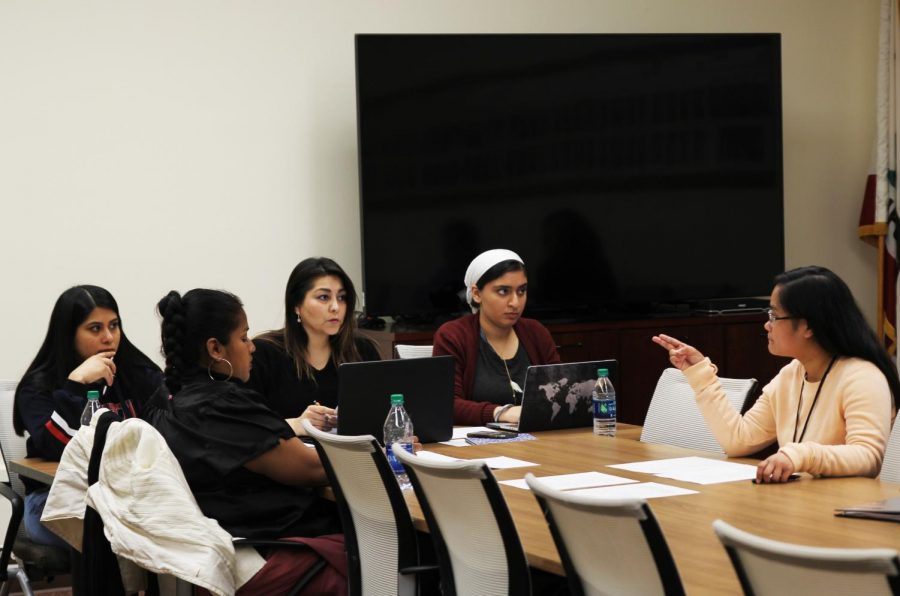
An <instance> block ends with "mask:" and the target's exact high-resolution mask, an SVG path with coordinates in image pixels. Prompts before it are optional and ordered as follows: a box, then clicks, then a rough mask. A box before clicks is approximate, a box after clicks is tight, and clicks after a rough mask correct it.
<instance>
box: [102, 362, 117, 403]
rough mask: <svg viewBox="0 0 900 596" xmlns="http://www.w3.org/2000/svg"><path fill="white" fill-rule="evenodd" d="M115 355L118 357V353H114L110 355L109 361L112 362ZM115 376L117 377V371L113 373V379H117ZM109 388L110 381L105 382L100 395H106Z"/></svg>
mask: <svg viewBox="0 0 900 596" xmlns="http://www.w3.org/2000/svg"><path fill="white" fill-rule="evenodd" d="M115 357H116V355H115V354H113V355H112V356H110V357H109V361H110V362H112V360H113V358H115ZM115 378H116V375H115V373H113V379H115ZM107 389H109V383H103V390H102V391H101V392H100V397H103V396H104V395H106V390H107Z"/></svg>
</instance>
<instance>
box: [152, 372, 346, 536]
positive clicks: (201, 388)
mask: <svg viewBox="0 0 900 596" xmlns="http://www.w3.org/2000/svg"><path fill="white" fill-rule="evenodd" d="M153 418H154V419H153V421H152V422H153V425H154V426H155V427H156V428H157V430H159V432H160V433H161V434H162V435H163V437H165V439H166V442H167V443H168V444H169V448H170V449H171V450H172V453H174V454H175V457H176V458H177V459H178V463H180V464H181V469H182V471H183V472H184V476H185V478H186V479H187V481H188V484H189V485H190V487H191V491H193V493H194V497H195V498H196V499H197V504H198V505H199V506H200V509H201V511H203V514H204V515H206V516H207V517H210V518H212V519H214V520H216V521H217V522H219V525H221V526H222V527H223V528H224V529H225V530H226V531H227V532H228V533H230V534H231V535H232V536H235V537H242V538H283V537H291V536H306V537H310V536H320V535H322V534H332V533H335V532H340V524H339V522H338V518H337V513H336V510H335V508H334V505H333V503H330V502H328V501H324V500H323V499H321V498H320V497H319V496H318V495H317V491H316V489H314V488H306V487H298V486H287V485H285V484H281V483H279V482H276V481H275V480H272V479H271V478H269V477H267V476H263V475H261V474H256V473H255V472H251V471H250V470H248V469H247V468H245V467H244V464H246V463H247V462H249V461H251V460H253V459H256V458H257V457H259V456H260V455H262V454H264V453H266V452H267V451H269V450H271V449H273V448H274V447H276V446H277V445H278V444H279V443H280V439H290V438H293V437H294V433H293V431H292V430H291V428H290V426H288V425H287V423H286V422H285V421H284V420H283V419H282V418H281V416H279V415H278V414H276V413H274V412H273V411H271V410H270V409H268V408H266V407H265V406H262V405H261V404H259V402H258V401H257V398H256V396H254V395H253V392H252V391H250V390H248V389H247V388H245V387H243V386H240V385H238V384H236V383H231V382H228V381H211V380H210V379H209V377H207V376H206V371H205V370H204V371H203V372H202V373H200V374H197V375H196V376H194V377H193V378H191V379H188V380H186V382H185V384H184V386H183V387H182V389H181V391H179V392H178V393H177V394H176V395H175V396H174V397H173V398H172V399H171V400H170V401H169V407H168V408H166V409H161V410H157V411H156V412H154V415H153Z"/></svg>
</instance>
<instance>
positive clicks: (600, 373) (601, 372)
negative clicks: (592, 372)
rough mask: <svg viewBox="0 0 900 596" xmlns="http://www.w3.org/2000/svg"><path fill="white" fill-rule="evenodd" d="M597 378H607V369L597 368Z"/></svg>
mask: <svg viewBox="0 0 900 596" xmlns="http://www.w3.org/2000/svg"><path fill="white" fill-rule="evenodd" d="M597 376H598V377H608V376H609V369H608V368H598V369H597Z"/></svg>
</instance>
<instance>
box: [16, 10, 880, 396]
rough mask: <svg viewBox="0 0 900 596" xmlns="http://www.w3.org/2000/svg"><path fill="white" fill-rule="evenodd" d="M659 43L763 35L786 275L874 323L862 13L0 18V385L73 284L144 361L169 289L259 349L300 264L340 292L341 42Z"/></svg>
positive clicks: (353, 172)
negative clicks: (235, 316) (863, 215)
mask: <svg viewBox="0 0 900 596" xmlns="http://www.w3.org/2000/svg"><path fill="white" fill-rule="evenodd" d="M665 31H672V32H742V31H747V32H750V31H753V32H756V31H762V32H780V33H782V35H783V69H784V70H783V73H784V74H783V78H784V143H785V144H784V147H785V154H784V166H785V219H786V225H787V231H786V246H787V265H788V266H796V265H801V264H808V263H819V264H823V265H826V266H829V267H832V268H833V269H835V270H836V271H837V272H838V273H839V274H840V275H842V276H843V277H844V278H845V279H846V280H847V281H848V282H849V283H850V285H851V287H852V288H853V289H854V291H855V293H856V295H857V298H858V299H859V300H860V302H861V303H862V305H863V307H864V308H865V310H866V312H867V314H868V315H869V316H870V318H871V317H872V316H873V313H874V300H875V299H874V287H875V281H874V280H875V271H874V270H875V265H874V262H875V254H874V251H873V250H872V249H870V248H868V247H867V246H866V245H864V244H863V243H861V242H860V241H858V240H857V239H856V231H855V229H856V219H857V216H858V207H859V202H860V197H861V193H862V190H863V184H864V177H865V175H866V170H867V166H868V163H869V156H870V150H871V142H872V135H873V130H874V124H873V121H874V88H875V60H876V48H877V32H878V2H877V0H754V1H746V0H677V1H676V0H605V1H604V0H582V1H576V0H557V1H555V2H550V1H549V0H508V1H502V2H501V1H490V0H477V1H476V0H430V1H429V0H395V1H390V2H385V1H383V0H380V1H379V0H371V1H361V0H356V1H351V0H335V1H332V2H319V1H300V0H295V1H287V0H284V1H280V2H279V1H273V0H261V1H258V2H238V1H236V0H232V1H222V0H188V1H182V0H179V1H175V0H164V1H156V2H149V1H146V2H129V3H123V2H114V1H112V0H93V1H90V0H81V1H79V2H65V1H62V0H59V1H45V2H33V1H30V0H0V222H2V231H0V278H2V291H0V306H2V312H3V313H4V314H5V315H6V316H5V323H4V325H3V328H4V333H3V338H4V340H3V341H2V342H0V378H17V377H19V376H20V375H21V374H22V372H23V371H24V369H25V367H26V366H27V364H28V361H29V360H30V358H31V357H32V356H33V354H34V352H35V351H36V348H37V346H38V345H39V343H40V341H41V339H42V336H43V333H44V331H45V328H46V324H47V318H48V316H49V312H50V308H51V306H52V303H53V301H54V300H55V299H56V297H57V296H58V294H59V293H60V292H61V291H62V290H63V289H65V288H66V287H68V286H70V285H72V284H75V283H95V284H98V285H102V286H105V287H107V288H108V289H110V290H111V291H112V292H113V293H114V294H115V296H116V297H117V299H118V300H119V303H120V306H121V309H122V315H123V320H124V322H125V328H126V330H127V331H128V334H129V335H130V336H131V338H132V340H133V341H134V342H135V343H136V344H138V345H139V346H140V347H142V348H143V349H144V350H145V351H146V352H148V353H149V354H151V355H153V356H157V351H158V346H159V340H158V326H157V320H156V317H155V315H154V312H153V309H154V305H155V303H156V300H157V299H158V298H159V297H161V296H162V295H163V294H164V293H165V292H166V291H168V290H169V289H172V288H176V289H179V290H182V291H184V290H187V289H189V288H192V287H196V286H211V287H219V288H227V289H229V290H231V291H234V292H235V293H237V294H238V295H240V296H241V297H242V298H243V299H244V301H245V303H246V305H247V310H248V315H249V318H250V324H251V327H253V330H254V331H259V330H261V329H264V328H267V327H271V326H275V325H277V324H278V320H279V311H280V301H281V294H282V292H283V287H284V282H285V279H286V276H287V274H288V272H289V271H290V269H291V267H292V266H293V265H294V264H295V263H296V262H297V261H299V260H300V259H301V258H303V257H306V256H310V255H313V254H325V255H329V256H332V257H334V258H336V259H337V260H338V261H339V262H341V263H342V264H343V265H344V266H345V267H346V268H347V269H348V271H349V272H350V274H351V276H352V277H353V278H354V279H355V280H357V281H359V274H360V254H359V253H360V247H359V219H358V214H357V202H358V190H357V169H356V119H355V118H356V113H355V97H354V79H353V77H354V64H353V34H354V33H358V32H426V33H427V32H665ZM697 266H702V263H698V264H697ZM157 357H158V356H157Z"/></svg>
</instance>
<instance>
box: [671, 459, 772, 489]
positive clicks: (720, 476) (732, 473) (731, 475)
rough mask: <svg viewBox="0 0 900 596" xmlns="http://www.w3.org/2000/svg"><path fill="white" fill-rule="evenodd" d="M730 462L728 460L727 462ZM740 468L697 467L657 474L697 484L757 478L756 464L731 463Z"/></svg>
mask: <svg viewBox="0 0 900 596" xmlns="http://www.w3.org/2000/svg"><path fill="white" fill-rule="evenodd" d="M726 463H728V462H726ZM731 465H733V466H741V467H740V468H720V467H710V468H697V469H696V470H679V471H677V472H672V473H671V474H656V476H658V477H659V478H669V479H671V480H681V481H682V482H693V483H695V484H719V483H721V482H738V481H740V480H752V479H754V478H756V466H751V465H748V464H731Z"/></svg>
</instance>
